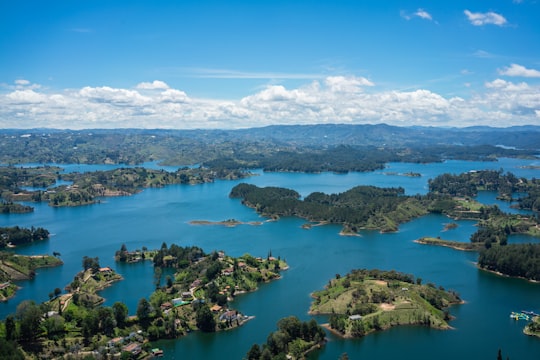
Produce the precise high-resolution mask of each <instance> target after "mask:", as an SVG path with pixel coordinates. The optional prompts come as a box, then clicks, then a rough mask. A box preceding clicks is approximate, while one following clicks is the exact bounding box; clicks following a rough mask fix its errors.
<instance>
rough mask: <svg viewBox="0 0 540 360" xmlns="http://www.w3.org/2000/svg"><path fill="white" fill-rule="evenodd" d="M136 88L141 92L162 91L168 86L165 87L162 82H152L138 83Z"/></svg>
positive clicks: (165, 84)
mask: <svg viewBox="0 0 540 360" xmlns="http://www.w3.org/2000/svg"><path fill="white" fill-rule="evenodd" d="M136 88H137V89H141V90H163V89H168V88H169V85H167V83H165V82H164V81H160V80H154V81H152V82H142V83H139V84H137V86H136Z"/></svg>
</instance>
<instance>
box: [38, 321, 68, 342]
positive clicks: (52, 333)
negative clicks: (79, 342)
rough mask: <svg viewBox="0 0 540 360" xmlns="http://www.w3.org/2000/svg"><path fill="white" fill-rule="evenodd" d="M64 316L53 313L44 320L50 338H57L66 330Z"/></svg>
mask: <svg viewBox="0 0 540 360" xmlns="http://www.w3.org/2000/svg"><path fill="white" fill-rule="evenodd" d="M64 324H65V321H64V318H63V317H62V316H60V315H53V316H51V317H49V318H47V319H45V320H44V321H43V327H44V328H45V330H46V331H47V337H48V338H49V339H57V338H58V337H59V336H61V335H62V334H63V333H64V331H65V328H64Z"/></svg>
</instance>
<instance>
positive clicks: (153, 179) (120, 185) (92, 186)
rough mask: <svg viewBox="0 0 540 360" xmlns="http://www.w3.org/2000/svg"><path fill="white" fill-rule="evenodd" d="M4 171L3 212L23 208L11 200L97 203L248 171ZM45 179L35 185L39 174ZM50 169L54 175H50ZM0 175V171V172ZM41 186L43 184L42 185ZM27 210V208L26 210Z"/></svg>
mask: <svg viewBox="0 0 540 360" xmlns="http://www.w3.org/2000/svg"><path fill="white" fill-rule="evenodd" d="M2 169H3V170H4V174H3V175H4V182H3V183H0V193H1V196H2V198H4V199H6V200H8V202H5V205H4V207H3V208H4V209H6V210H5V211H4V212H10V211H12V209H13V211H15V210H17V209H18V210H20V211H22V210H23V209H26V208H24V207H14V206H11V205H9V204H11V203H12V202H13V201H48V203H49V205H51V206H80V205H88V204H93V203H95V202H97V201H98V200H97V198H99V197H106V196H126V195H132V194H135V193H138V192H140V191H141V189H143V188H148V187H162V186H165V185H171V184H200V183H207V182H213V181H215V180H216V179H239V178H245V177H247V176H249V175H250V174H249V173H247V172H245V171H240V170H221V171H215V170H210V169H207V168H202V167H199V168H187V167H184V168H181V169H178V170H177V171H176V172H167V171H164V170H152V169H145V168H121V169H114V170H109V171H95V172H88V173H77V172H74V173H67V174H58V170H61V169H60V168H52V167H38V168H16V167H0V170H2ZM41 172H43V174H44V175H43V176H45V178H46V179H47V180H50V181H49V182H45V181H44V182H43V183H39V184H36V181H38V180H37V179H36V178H38V177H39V176H40V174H42V173H41ZM53 172H54V177H53V175H52V174H53ZM0 175H1V174H0ZM56 178H58V179H62V180H65V181H70V182H71V183H72V184H71V185H61V186H58V187H55V188H48V189H47V190H36V191H31V190H22V189H21V188H20V186H21V185H28V186H35V185H47V186H49V185H52V184H54V182H55V179H56ZM43 187H44V186H43ZM28 211H29V210H28Z"/></svg>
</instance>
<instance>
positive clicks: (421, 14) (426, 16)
mask: <svg viewBox="0 0 540 360" xmlns="http://www.w3.org/2000/svg"><path fill="white" fill-rule="evenodd" d="M414 15H416V16H418V17H419V18H422V19H426V20H433V18H432V17H431V14H430V13H428V12H427V11H425V10H424V9H418V10H417V11H416V12H415V13H414Z"/></svg>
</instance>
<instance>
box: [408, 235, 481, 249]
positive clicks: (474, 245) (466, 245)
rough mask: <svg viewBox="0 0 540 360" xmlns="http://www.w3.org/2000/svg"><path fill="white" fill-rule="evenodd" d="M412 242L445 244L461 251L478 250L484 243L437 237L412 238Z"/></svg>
mask: <svg viewBox="0 0 540 360" xmlns="http://www.w3.org/2000/svg"><path fill="white" fill-rule="evenodd" d="M414 242H416V243H418V244H423V245H438V246H445V247H449V248H452V249H456V250H463V251H480V250H481V249H482V248H483V247H484V244H482V243H479V242H476V243H472V242H462V241H452V240H444V239H441V238H439V237H436V238H434V237H429V236H426V237H422V238H420V239H417V240H414Z"/></svg>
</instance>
